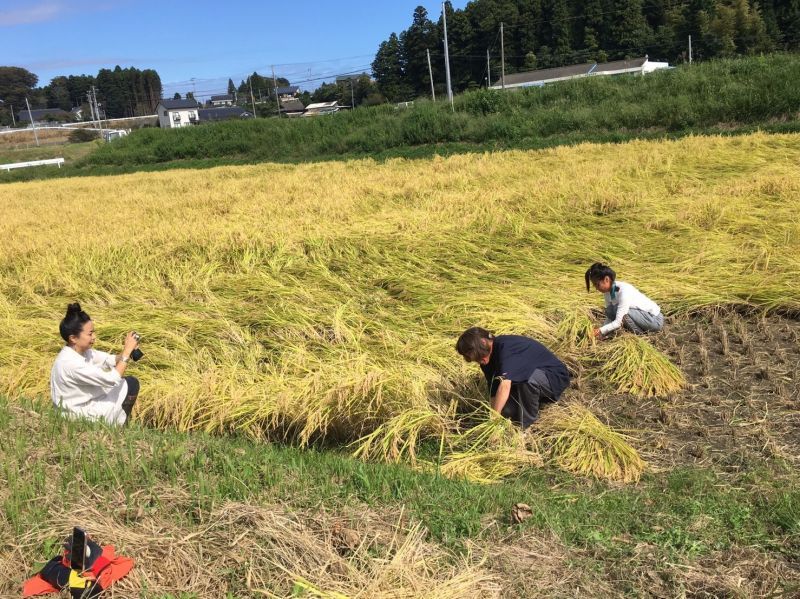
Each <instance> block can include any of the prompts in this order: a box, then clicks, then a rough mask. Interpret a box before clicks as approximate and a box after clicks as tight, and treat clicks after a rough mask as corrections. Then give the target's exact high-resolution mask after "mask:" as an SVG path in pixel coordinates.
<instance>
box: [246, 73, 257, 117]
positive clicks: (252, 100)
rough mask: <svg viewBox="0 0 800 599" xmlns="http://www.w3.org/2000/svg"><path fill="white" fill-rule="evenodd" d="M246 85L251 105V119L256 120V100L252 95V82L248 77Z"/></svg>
mask: <svg viewBox="0 0 800 599" xmlns="http://www.w3.org/2000/svg"><path fill="white" fill-rule="evenodd" d="M247 85H249V86H250V102H252V104H253V118H254V119H257V118H258V113H257V112H256V98H255V96H254V95H253V82H252V81H251V78H250V77H248V78H247Z"/></svg>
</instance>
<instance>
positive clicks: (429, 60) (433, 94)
mask: <svg viewBox="0 0 800 599" xmlns="http://www.w3.org/2000/svg"><path fill="white" fill-rule="evenodd" d="M425 52H427V53H428V77H430V79H431V98H433V101H434V102H436V92H435V91H434V90H433V69H432V68H431V51H430V50H428V49H427V48H425Z"/></svg>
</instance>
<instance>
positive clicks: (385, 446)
mask: <svg viewBox="0 0 800 599" xmlns="http://www.w3.org/2000/svg"><path fill="white" fill-rule="evenodd" d="M446 428H447V425H446V421H445V418H444V416H443V415H442V414H441V413H439V412H438V411H435V410H432V409H430V408H417V409H411V410H406V411H404V412H401V413H400V414H398V415H397V416H395V417H394V418H392V419H391V420H388V421H387V422H385V423H384V424H381V425H380V426H379V427H378V428H376V429H375V430H374V431H373V432H371V433H370V434H368V435H365V436H364V437H361V438H360V439H358V440H357V441H356V442H355V443H354V445H355V446H356V449H355V451H354V452H353V456H354V457H356V458H362V459H378V460H381V461H384V462H399V461H400V460H401V459H402V458H403V457H404V456H406V457H407V458H408V460H409V461H410V462H411V463H412V464H414V463H415V462H416V459H417V453H416V449H417V444H418V442H419V441H420V438H421V437H431V436H438V437H439V438H440V439H443V436H444V434H445V431H446Z"/></svg>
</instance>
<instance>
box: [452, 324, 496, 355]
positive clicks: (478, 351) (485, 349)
mask: <svg viewBox="0 0 800 599" xmlns="http://www.w3.org/2000/svg"><path fill="white" fill-rule="evenodd" d="M492 339H494V335H492V334H491V333H490V332H489V331H487V330H486V329H482V328H481V327H472V328H471V329H467V330H466V331H464V332H463V333H461V336H460V337H459V338H458V341H456V351H457V352H458V353H459V354H461V355H462V356H464V358H466V359H467V361H469V362H477V361H478V360H480V359H481V358H485V357H486V356H488V355H489V344H488V343H487V341H491V340H492Z"/></svg>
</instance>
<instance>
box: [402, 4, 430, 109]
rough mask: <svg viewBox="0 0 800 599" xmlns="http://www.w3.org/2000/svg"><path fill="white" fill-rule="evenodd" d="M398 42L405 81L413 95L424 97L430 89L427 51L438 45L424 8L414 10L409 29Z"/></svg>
mask: <svg viewBox="0 0 800 599" xmlns="http://www.w3.org/2000/svg"><path fill="white" fill-rule="evenodd" d="M399 40H400V45H401V65H402V68H403V72H404V74H405V78H406V81H407V83H408V84H409V85H410V86H411V88H412V90H413V93H414V94H415V95H424V94H426V93H427V92H428V90H429V89H430V76H429V75H428V56H427V51H428V50H429V49H431V50H435V49H436V47H437V46H438V45H439V35H438V32H437V30H436V25H435V24H434V23H433V22H432V21H431V20H430V19H428V11H427V10H425V7H424V6H418V7H417V8H416V9H415V10H414V16H413V20H412V23H411V27H409V28H408V29H407V30H405V31H404V32H402V33H401V34H400V38H399Z"/></svg>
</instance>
